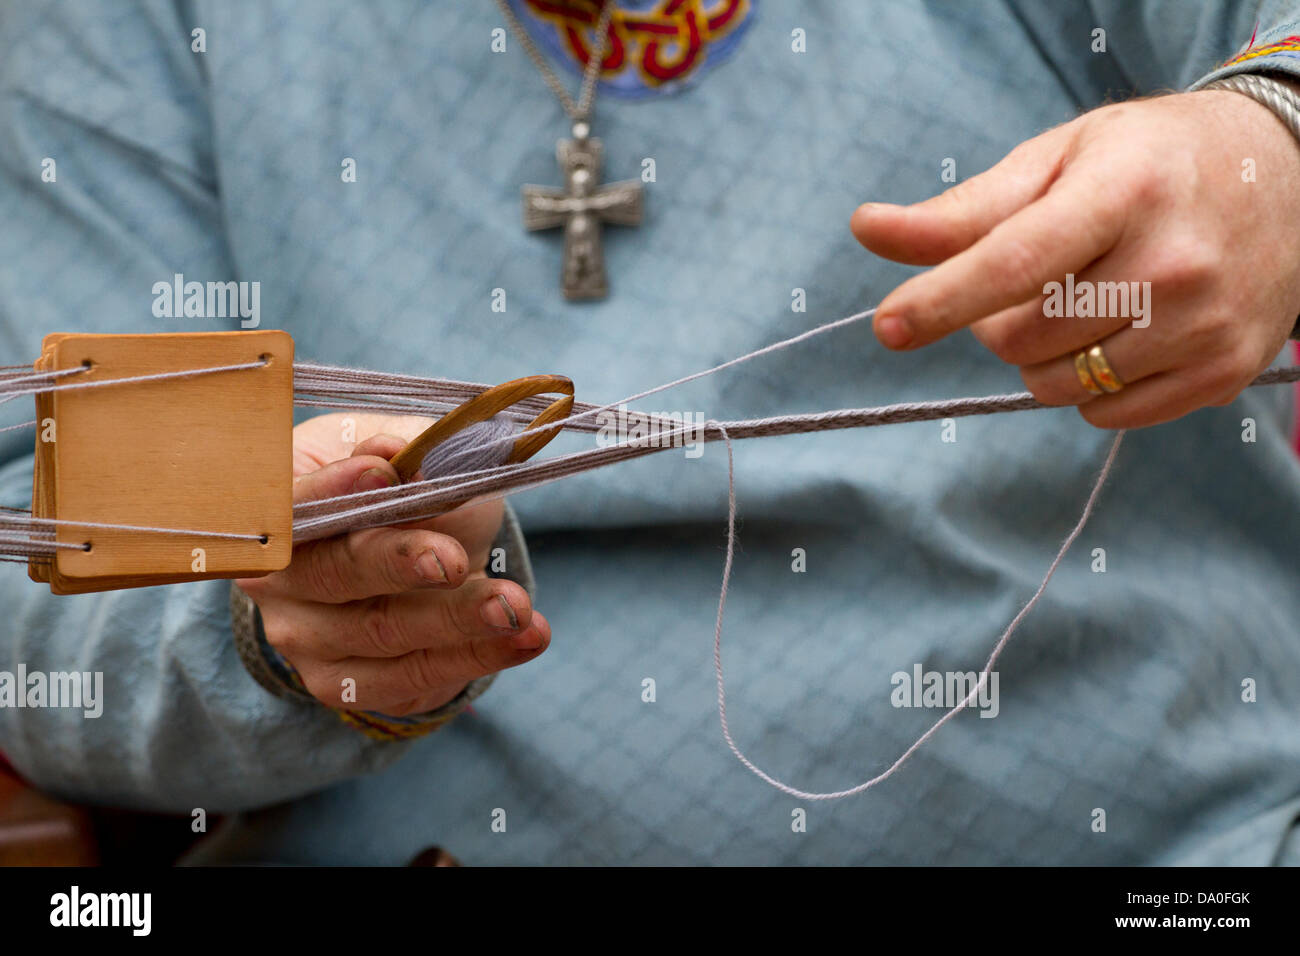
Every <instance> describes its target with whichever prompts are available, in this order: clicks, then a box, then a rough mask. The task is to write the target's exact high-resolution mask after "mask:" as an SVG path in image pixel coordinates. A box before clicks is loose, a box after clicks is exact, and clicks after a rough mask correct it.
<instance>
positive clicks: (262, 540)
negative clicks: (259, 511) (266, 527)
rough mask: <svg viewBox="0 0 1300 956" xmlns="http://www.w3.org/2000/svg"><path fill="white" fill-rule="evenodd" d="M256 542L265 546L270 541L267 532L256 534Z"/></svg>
mask: <svg viewBox="0 0 1300 956" xmlns="http://www.w3.org/2000/svg"><path fill="white" fill-rule="evenodd" d="M257 543H258V544H260V545H261V546H262V547H264V548H265V547H266V546H267V545H268V544H270V543H271V536H270V535H269V534H263V535H258V538H257Z"/></svg>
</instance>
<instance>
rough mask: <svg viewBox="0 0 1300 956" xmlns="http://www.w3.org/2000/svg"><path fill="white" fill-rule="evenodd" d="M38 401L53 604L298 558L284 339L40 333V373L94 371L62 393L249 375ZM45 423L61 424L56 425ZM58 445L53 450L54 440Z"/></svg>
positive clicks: (41, 577)
mask: <svg viewBox="0 0 1300 956" xmlns="http://www.w3.org/2000/svg"><path fill="white" fill-rule="evenodd" d="M263 360H264V361H265V364H263V365H259V366H258V367H256V368H247V369H237V370H231V371H223V372H212V373H208V374H202V375H194V376H190V377H178V378H169V379H162V380H159V381H152V382H128V383H124V384H121V385H111V386H102V387H95V388H84V389H70V390H64V391H55V392H44V393H40V394H38V395H37V396H36V420H37V438H36V467H35V474H34V479H33V486H32V514H33V516H34V517H37V518H56V519H58V520H61V521H82V522H93V523H97V524H115V525H132V526H136V527H137V528H163V529H184V530H185V531H189V532H195V531H199V532H218V533H234V534H240V535H250V536H254V537H253V538H252V539H251V540H250V539H236V538H217V537H208V536H205V535H198V534H161V533H158V532H154V531H144V530H125V529H112V528H102V527H94V526H92V525H61V526H58V528H57V535H56V540H57V541H59V542H62V543H71V544H76V545H78V546H79V547H75V548H72V547H60V548H59V549H58V552H57V554H56V555H55V556H54V558H53V559H52V560H50V561H48V562H38V561H35V560H34V561H31V562H29V565H28V574H29V576H30V577H31V578H32V579H33V580H36V581H45V582H48V583H49V585H50V590H51V591H53V592H54V593H55V594H80V593H85V592H90V591H107V590H112V589H117V588H133V587H146V586H150V585H155V584H174V583H178V582H182V581H198V580H205V579H209V578H235V577H255V576H258V575H262V574H268V573H270V572H272V571H277V570H280V569H281V568H284V567H286V566H287V565H288V564H289V561H290V560H291V558H292V550H293V339H292V338H291V337H290V336H289V334H288V333H287V332H279V331H265V332H260V331H259V332H186V333H167V334H156V335H78V334H67V333H57V334H53V335H48V336H46V337H45V339H44V341H43V343H42V350H41V357H40V359H39V360H38V361H37V362H36V365H35V368H36V370H37V371H55V370H62V369H71V368H76V367H78V366H86V363H89V365H88V367H87V368H86V371H85V373H84V374H73V375H66V376H60V377H59V378H57V379H55V380H54V384H55V385H64V384H73V383H75V384H81V383H84V382H93V381H103V380H109V379H118V378H133V377H137V376H143V375H156V374H160V373H167V372H179V371H186V370H191V369H203V368H214V367H220V366H227V365H243V364H248V363H257V362H260V361H263ZM50 424H52V425H53V427H52V428H50V427H47V426H49V425H50ZM50 439H53V440H50Z"/></svg>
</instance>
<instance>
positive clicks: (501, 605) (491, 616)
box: [479, 594, 519, 631]
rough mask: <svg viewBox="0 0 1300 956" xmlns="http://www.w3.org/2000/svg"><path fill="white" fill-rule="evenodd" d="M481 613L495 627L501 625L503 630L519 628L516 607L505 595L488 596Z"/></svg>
mask: <svg viewBox="0 0 1300 956" xmlns="http://www.w3.org/2000/svg"><path fill="white" fill-rule="evenodd" d="M479 613H481V614H482V615H483V620H485V621H487V622H488V623H489V624H491V625H492V626H493V627H499V628H501V630H503V631H517V630H519V618H517V617H516V616H515V609H514V608H512V607H511V606H510V602H509V601H507V600H506V599H505V597H504V596H503V595H500V594H494V595H493V596H492V597H490V598H488V599H487V602H486V603H485V604H484V605H483V607H482V609H481V610H480V612H479Z"/></svg>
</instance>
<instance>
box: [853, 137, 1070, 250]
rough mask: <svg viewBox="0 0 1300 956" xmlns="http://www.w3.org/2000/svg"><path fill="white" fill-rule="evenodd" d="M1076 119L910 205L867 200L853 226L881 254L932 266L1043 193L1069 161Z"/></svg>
mask: <svg viewBox="0 0 1300 956" xmlns="http://www.w3.org/2000/svg"><path fill="white" fill-rule="evenodd" d="M1072 127H1073V124H1067V125H1066V126H1058V127H1057V128H1056V129H1053V130H1049V131H1048V132H1046V133H1043V134H1042V135H1041V136H1036V137H1034V138H1033V139H1031V140H1027V141H1025V142H1023V143H1021V144H1020V145H1019V146H1017V147H1016V148H1015V149H1013V150H1012V151H1011V152H1010V153H1008V154H1007V156H1006V158H1004V159H1003V160H1002V161H1001V162H1000V163H998V164H997V165H996V166H994V167H993V168H992V169H989V170H987V171H986V172H983V173H980V174H979V175H978V176H973V177H971V178H970V179H968V180H966V181H964V182H961V183H958V184H957V185H956V186H953V187H952V188H951V189H949V190H946V191H945V192H942V193H940V194H939V195H938V196H935V197H934V198H933V199H927V200H925V201H924V202H919V203H916V204H915V205H911V206H896V205H892V204H890V203H865V204H863V205H861V206H859V207H858V208H857V209H856V210H855V211H854V213H853V218H852V219H851V220H850V222H849V228H850V229H852V230H853V235H854V236H855V237H856V238H857V240H858V242H860V243H862V244H863V245H864V246H866V247H867V248H868V249H870V250H871V251H872V252H874V253H875V254H876V255H878V256H883V257H884V258H886V259H892V260H894V261H895V262H903V263H906V264H908V265H915V266H932V265H936V264H937V263H940V262H943V261H944V260H945V259H948V258H950V257H952V256H955V255H956V254H957V253H959V252H962V251H964V250H966V249H968V248H970V247H971V246H973V245H974V244H975V243H976V242H978V241H979V240H980V239H982V238H983V237H984V236H986V235H987V234H988V233H989V231H990V230H992V229H993V227H994V226H996V225H997V224H998V223H1000V222H1002V221H1003V220H1004V219H1007V218H1009V217H1010V216H1012V215H1013V214H1015V213H1017V212H1019V211H1020V210H1021V209H1023V208H1024V207H1025V206H1028V205H1029V204H1030V203H1032V202H1034V201H1035V200H1036V199H1039V198H1040V197H1042V196H1043V195H1044V194H1045V193H1046V192H1047V190H1048V189H1049V188H1050V187H1051V185H1052V183H1053V182H1055V180H1056V178H1057V176H1058V175H1059V174H1060V172H1061V170H1062V167H1063V166H1064V162H1063V159H1064V157H1065V154H1066V148H1067V146H1068V143H1069V141H1070V139H1071V138H1072V136H1073V129H1072Z"/></svg>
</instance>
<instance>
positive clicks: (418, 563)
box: [415, 551, 447, 584]
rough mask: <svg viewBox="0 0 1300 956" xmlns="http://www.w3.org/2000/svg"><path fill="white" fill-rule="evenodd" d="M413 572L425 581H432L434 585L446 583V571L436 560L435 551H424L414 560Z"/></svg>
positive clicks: (436, 554) (440, 562) (436, 553)
mask: <svg viewBox="0 0 1300 956" xmlns="http://www.w3.org/2000/svg"><path fill="white" fill-rule="evenodd" d="M415 570H416V571H417V572H419V575H420V577H422V578H424V580H426V581H432V582H433V583H434V584H446V583H447V569H446V568H444V567H443V566H442V561H440V560H439V559H438V552H437V551H426V552H424V554H422V555H420V556H419V557H418V558H416V559H415Z"/></svg>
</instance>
